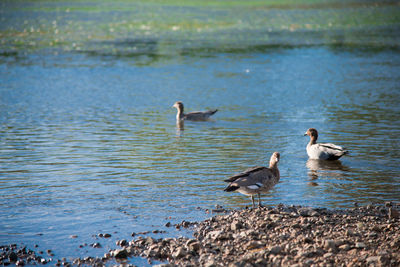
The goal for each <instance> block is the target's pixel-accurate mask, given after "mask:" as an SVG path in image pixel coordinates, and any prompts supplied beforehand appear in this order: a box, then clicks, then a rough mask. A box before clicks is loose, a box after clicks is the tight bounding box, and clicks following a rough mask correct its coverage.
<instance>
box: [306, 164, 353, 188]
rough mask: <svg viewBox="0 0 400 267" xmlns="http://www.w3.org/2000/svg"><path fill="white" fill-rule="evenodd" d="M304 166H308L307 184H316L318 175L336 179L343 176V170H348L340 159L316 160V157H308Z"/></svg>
mask: <svg viewBox="0 0 400 267" xmlns="http://www.w3.org/2000/svg"><path fill="white" fill-rule="evenodd" d="M306 166H307V168H308V170H309V171H308V173H307V174H308V177H309V178H310V183H309V185H312V186H317V185H318V183H317V182H316V181H315V180H317V179H318V178H319V177H321V176H323V177H327V178H334V179H337V178H339V177H342V176H343V173H344V172H347V171H349V170H350V169H349V168H348V167H347V166H345V165H343V164H342V162H341V161H340V160H334V161H329V160H318V159H309V160H308V161H307V162H306Z"/></svg>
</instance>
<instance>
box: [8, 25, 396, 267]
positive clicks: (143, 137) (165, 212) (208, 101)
mask: <svg viewBox="0 0 400 267" xmlns="http://www.w3.org/2000/svg"><path fill="white" fill-rule="evenodd" d="M12 19H14V18H13V17H12V18H11V17H10V20H12ZM390 27H392V26H390ZM390 27H389V28H390ZM372 35H373V34H372V33H371V36H372ZM4 36H5V35H3V37H4ZM229 36H230V37H232V36H231V35H229ZM301 36H302V33H297V34H296V33H295V34H294V35H289V36H288V35H285V34H282V33H281V35H279V34H277V36H276V37H272V40H271V41H268V42H266V43H265V44H264V45H262V44H257V45H256V46H249V45H248V43H246V42H238V45H237V48H235V47H233V48H232V47H229V48H228V49H227V48H226V46H223V48H222V49H219V48H218V47H217V48H216V49H214V48H213V47H212V45H211V46H210V43H208V41H207V42H205V43H202V44H187V43H183V42H181V41H179V42H177V43H173V42H171V41H170V40H169V41H168V42H165V43H160V42H156V41H154V39H157V38H153V39H151V38H150V39H134V40H133V39H127V40H119V39H118V40H114V41H107V42H105V43H104V42H99V43H95V44H93V43H92V42H91V41H90V42H89V41H88V42H87V43H86V46H85V47H84V49H82V50H83V51H82V50H80V51H75V50H73V51H70V50H68V49H55V50H54V49H53V48H41V49H38V50H33V51H31V50H29V51H28V50H18V49H17V50H16V51H15V50H13V49H9V47H8V48H7V47H6V46H5V45H4V46H3V47H2V48H3V50H2V54H1V56H0V80H1V84H0V218H1V220H0V245H2V244H10V243H17V244H25V245H27V246H28V247H30V248H32V247H33V246H34V245H35V244H37V245H38V246H39V247H38V250H40V249H42V250H46V249H52V250H53V251H54V253H55V258H62V257H67V258H72V257H84V256H88V255H90V256H101V255H103V254H104V253H105V252H106V251H107V250H108V249H110V248H115V247H116V245H115V241H116V240H118V239H122V238H126V239H128V240H129V239H130V238H131V237H130V234H131V233H132V232H141V231H152V230H154V229H158V230H165V231H167V232H166V233H165V234H162V235H161V234H152V235H153V236H154V237H161V236H179V235H188V234H190V232H185V231H178V230H175V229H173V228H167V227H165V226H164V225H165V224H166V223H167V222H171V223H179V222H181V221H182V220H187V221H197V220H202V219H204V218H207V217H209V216H211V213H207V212H206V209H209V210H211V209H213V208H214V207H215V205H222V206H223V207H225V208H244V207H246V206H249V205H250V204H251V202H250V199H249V198H248V197H246V196H243V195H240V194H239V193H226V192H224V191H223V189H224V187H225V186H226V184H225V183H224V182H223V180H224V179H226V178H227V177H229V176H230V175H232V174H234V173H237V172H240V171H243V170H244V169H246V168H248V167H251V166H255V165H267V164H268V161H269V158H270V156H271V154H272V152H274V151H279V152H280V153H281V161H280V163H279V168H280V172H281V181H280V183H279V184H278V185H277V186H276V187H275V188H274V189H273V190H272V191H271V192H270V193H269V194H266V195H264V196H263V198H262V201H263V204H265V205H271V206H276V205H277V204H279V203H284V204H295V205H307V206H315V207H327V208H344V207H351V206H353V205H354V202H357V203H360V204H368V203H383V202H384V201H400V149H399V147H400V142H399V141H400V137H399V136H400V53H399V49H398V47H393V43H392V42H391V41H390V42H385V40H386V39H384V40H383V41H382V40H381V39H379V40H381V41H382V45H367V46H363V45H348V44H346V45H337V43H335V44H332V43H331V44H326V43H325V41H321V39H320V35H319V33H318V32H317V34H311V35H310V36H311V37H310V38H309V39H307V40H314V41H315V40H319V41H321V42H322V43H318V42H316V43H314V44H312V45H308V44H307V43H301V41H299V40H300V39H301ZM366 36H368V34H367V35H366ZM386 37H387V36H386ZM386 37H385V38H386ZM392 37H393V36H392ZM160 38H161V37H160ZM371 38H372V39H373V38H376V36H375V37H371ZM393 38H395V39H396V38H398V37H393ZM393 38H392V39H390V40H392V41H393ZM254 39H255V40H258V39H257V38H254ZM3 40H6V37H4V38H3ZM224 40H225V39H224ZM282 40H286V41H287V40H289V41H290V42H291V43H290V45H287V42H286V41H282ZM396 40H398V39H396ZM218 41H221V39H218V38H217V39H216V42H218ZM275 42H276V43H278V45H277V44H276V43H275ZM297 42H300V44H297ZM4 43H5V44H6V45H7V40H6V41H5V42H3V44H4ZM222 43H225V41H222ZM243 43H245V45H243ZM279 43H282V45H279ZM378 43H379V42H378ZM388 43H389V44H388ZM385 44H388V45H385ZM132 46H135V47H138V48H140V49H143V50H144V51H141V52H140V53H137V54H130V53H128V52H126V50H124V49H125V48H126V47H132ZM199 46H200V47H199ZM232 46H234V45H232ZM4 47H6V48H4ZM93 47H94V48H93ZM98 47H100V48H102V49H103V48H105V50H106V52H105V53H103V52H101V53H100V52H99V51H103V50H102V49H99V48H98ZM121 47H122V48H121ZM165 47H167V48H165ZM171 47H172V48H171ZM107 49H108V50H107ZM121 49H122V50H121ZM10 51H11V52H10ZM24 51H28V52H27V53H26V52H24ZM115 51H117V52H115ZM165 51H167V52H165ZM178 100H180V101H183V102H184V104H185V109H186V110H187V111H194V110H204V109H211V108H218V110H219V111H218V112H217V113H216V114H215V115H214V116H213V118H212V119H211V120H210V121H207V122H186V123H185V124H184V127H183V128H181V127H178V126H177V125H176V122H175V115H176V110H175V109H174V108H172V107H171V106H172V105H173V103H174V102H175V101H178ZM310 127H314V128H316V129H318V130H319V133H320V135H319V140H320V141H321V142H332V143H335V144H338V145H342V146H344V147H346V148H347V149H348V150H349V151H350V155H349V156H345V157H343V158H342V159H341V160H340V161H338V162H336V163H324V162H315V161H309V160H308V158H307V155H306V151H305V147H306V144H307V142H308V137H304V136H303V134H304V132H305V131H306V130H307V128H310ZM99 233H110V234H111V235H112V237H111V238H108V239H104V238H97V237H96V235H97V234H99ZM71 235H77V238H70V236H71ZM94 242H100V243H101V245H102V246H103V247H102V248H92V247H90V244H91V243H94ZM85 244H86V245H85ZM80 245H83V248H80V247H79V246H80ZM132 262H133V263H136V264H139V265H142V264H146V261H145V260H143V259H133V260H132Z"/></svg>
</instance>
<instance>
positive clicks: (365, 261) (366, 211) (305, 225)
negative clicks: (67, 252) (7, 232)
mask: <svg viewBox="0 0 400 267" xmlns="http://www.w3.org/2000/svg"><path fill="white" fill-rule="evenodd" d="M219 211H221V212H223V214H222V215H216V216H214V217H211V218H209V219H207V220H205V221H203V222H199V223H191V222H186V221H183V222H182V223H180V224H178V225H170V224H167V225H166V226H169V227H173V226H174V227H176V228H181V227H184V228H188V227H193V231H194V235H193V238H185V237H180V238H160V239H154V238H153V237H150V236H148V237H143V236H139V237H137V238H135V239H133V240H131V241H127V240H118V241H117V243H116V246H119V247H120V248H118V249H114V250H111V251H109V253H106V254H105V255H104V256H103V257H101V258H93V257H86V258H84V259H75V260H73V261H72V262H70V263H68V262H64V261H62V260H58V261H57V262H53V265H54V264H55V265H63V266H65V265H71V264H72V265H92V266H103V265H113V264H112V263H111V260H112V261H113V262H114V263H115V262H117V263H120V264H124V263H125V265H129V264H126V263H127V262H128V261H129V257H146V258H148V259H149V262H151V261H155V260H156V261H162V262H165V263H163V264H161V266H209V267H211V266H246V267H247V266H400V219H399V217H400V216H399V206H398V205H397V204H393V203H386V204H385V205H368V206H364V207H354V208H350V209H345V210H330V209H324V208H308V207H300V206H285V205H278V206H277V207H275V208H271V207H264V208H257V209H254V210H250V209H244V210H233V211H226V210H223V209H220V210H219ZM29 253H30V254H29ZM29 257H30V258H29ZM7 263H8V264H9V263H12V264H15V265H23V264H25V263H35V264H36V263H37V264H43V263H45V262H43V259H42V258H41V257H40V256H36V255H34V253H32V252H30V251H29V250H26V248H25V250H24V251H21V249H19V251H17V249H16V248H15V249H13V248H11V247H8V246H4V247H1V254H0V264H4V265H7Z"/></svg>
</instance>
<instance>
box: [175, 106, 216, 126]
mask: <svg viewBox="0 0 400 267" xmlns="http://www.w3.org/2000/svg"><path fill="white" fill-rule="evenodd" d="M172 107H174V108H176V109H177V110H178V113H177V114H176V120H177V121H182V120H190V121H205V120H208V119H209V118H210V116H211V115H213V114H214V113H215V112H217V111H218V109H214V110H208V111H194V112H189V113H186V114H185V113H184V112H183V111H184V107H183V103H182V102H181V101H178V102H175V104H174V105H173V106H172Z"/></svg>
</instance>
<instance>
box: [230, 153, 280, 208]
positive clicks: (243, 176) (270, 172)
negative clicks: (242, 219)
mask: <svg viewBox="0 0 400 267" xmlns="http://www.w3.org/2000/svg"><path fill="white" fill-rule="evenodd" d="M279 159H280V154H279V153H278V152H274V153H273V154H272V156H271V159H270V161H269V168H267V167H259V166H257V167H253V168H249V169H247V170H245V171H244V172H242V173H239V174H236V175H234V176H232V177H230V178H228V179H226V180H225V182H229V183H230V184H229V185H228V186H227V187H226V188H225V189H224V191H226V192H232V191H238V192H239V193H242V194H244V195H248V196H251V201H252V203H253V208H255V205H254V195H256V194H257V195H258V206H259V207H261V198H260V194H261V193H266V192H268V191H269V190H270V189H271V188H272V187H274V186H275V185H276V184H277V183H278V182H279V178H280V175H279V170H278V162H279Z"/></svg>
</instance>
